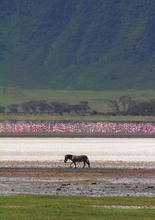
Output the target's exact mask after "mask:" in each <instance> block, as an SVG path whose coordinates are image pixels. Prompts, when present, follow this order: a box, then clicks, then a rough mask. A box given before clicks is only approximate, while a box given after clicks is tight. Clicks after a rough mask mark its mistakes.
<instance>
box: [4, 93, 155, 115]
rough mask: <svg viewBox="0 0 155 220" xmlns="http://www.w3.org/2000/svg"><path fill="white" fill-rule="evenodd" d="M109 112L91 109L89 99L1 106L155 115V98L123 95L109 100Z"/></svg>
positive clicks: (75, 112) (29, 111)
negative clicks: (71, 102)
mask: <svg viewBox="0 0 155 220" xmlns="http://www.w3.org/2000/svg"><path fill="white" fill-rule="evenodd" d="M107 102H108V105H109V107H110V109H111V110H110V111H109V112H106V113H105V112H97V111H91V110H90V107H89V103H88V101H80V102H79V103H78V104H68V103H64V102H52V103H48V102H47V101H45V100H41V101H37V100H32V101H28V102H24V103H22V104H11V105H8V106H6V107H4V106H0V113H8V114H52V115H64V114H67V115H132V116H137V115H141V116H146V115H148V116H149V115H155V99H153V100H150V101H138V100H133V99H132V98H131V97H128V96H121V97H120V98H119V99H118V100H108V101H107Z"/></svg>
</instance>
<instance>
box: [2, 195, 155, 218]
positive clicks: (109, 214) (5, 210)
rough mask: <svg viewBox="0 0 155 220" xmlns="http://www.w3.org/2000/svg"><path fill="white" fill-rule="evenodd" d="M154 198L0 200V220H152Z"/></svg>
mask: <svg viewBox="0 0 155 220" xmlns="http://www.w3.org/2000/svg"><path fill="white" fill-rule="evenodd" d="M104 205H123V206H124V205H125V206H145V207H146V206H148V207H147V208H145V209H129V208H123V209H122V208H105V207H103V206H104ZM149 206H155V199H154V198H146V197H145V198H144V197H82V196H81V197H75V196H72V197H71V196H43V195H38V196H36V195H14V196H1V197H0V215H1V219H2V220H6V219H7V220H17V219H22V220H26V219H33V220H35V219H36V220H43V219H53V220H57V219H58V220H62V219H63V220H64V219H66V220H71V219H73V220H79V219H81V220H82V219H89V220H99V219H106V220H108V219H109V220H118V219H119V220H121V219H122V220H124V219H125V220H128V219H133V220H138V219H141V220H143V219H145V220H147V219H148V220H153V219H154V209H149Z"/></svg>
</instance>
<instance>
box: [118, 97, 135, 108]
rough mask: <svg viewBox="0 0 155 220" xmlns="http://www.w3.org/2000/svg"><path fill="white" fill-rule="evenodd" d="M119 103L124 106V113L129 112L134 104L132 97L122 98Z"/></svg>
mask: <svg viewBox="0 0 155 220" xmlns="http://www.w3.org/2000/svg"><path fill="white" fill-rule="evenodd" d="M119 102H120V103H121V105H122V106H123V111H124V112H125V111H127V110H128V108H129V106H130V104H131V102H132V99H131V97H128V96H121V97H120V98H119Z"/></svg>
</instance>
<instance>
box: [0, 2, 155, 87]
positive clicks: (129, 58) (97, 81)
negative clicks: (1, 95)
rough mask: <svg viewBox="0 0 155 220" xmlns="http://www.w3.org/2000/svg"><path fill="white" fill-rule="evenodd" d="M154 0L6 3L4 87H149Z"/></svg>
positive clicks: (0, 76) (154, 50) (153, 75)
mask: <svg viewBox="0 0 155 220" xmlns="http://www.w3.org/2000/svg"><path fill="white" fill-rule="evenodd" d="M154 58H155V1H154V0H149V1H148V0H140V1H139V0H131V1H129V0H78V1H76V0H68V1H66V0H44V1H43V0H1V1H0V86H10V87H25V88H49V89H73V90H74V89H76V90H77V89H78V90H81V89H89V90H105V89H108V90H114V89H128V88H130V89H132V88H136V89H151V88H154V80H155V62H154Z"/></svg>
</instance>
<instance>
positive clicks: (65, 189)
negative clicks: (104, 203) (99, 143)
mask: <svg viewBox="0 0 155 220" xmlns="http://www.w3.org/2000/svg"><path fill="white" fill-rule="evenodd" d="M24 193H29V194H49V195H88V196H155V162H121V161H116V162H115V161H104V162H103V161H98V162H97V161H96V162H95V161H94V162H92V163H91V169H88V167H85V169H82V164H80V163H79V164H78V166H77V169H74V168H69V163H67V164H64V163H63V161H59V162H46V161H44V162H37V161H36V162H35V161H34V162H16V161H14V162H13V161H12V162H9V161H6V162H4V161H3V162H0V195H9V194H24Z"/></svg>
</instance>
